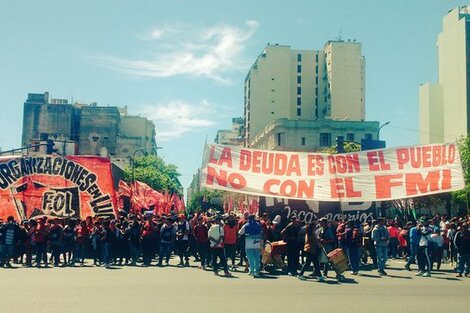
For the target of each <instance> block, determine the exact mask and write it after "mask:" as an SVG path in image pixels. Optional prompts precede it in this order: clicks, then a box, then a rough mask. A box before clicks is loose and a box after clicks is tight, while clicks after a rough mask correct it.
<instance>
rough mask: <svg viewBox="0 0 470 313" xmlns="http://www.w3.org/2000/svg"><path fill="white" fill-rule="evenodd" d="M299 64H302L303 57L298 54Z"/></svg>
mask: <svg viewBox="0 0 470 313" xmlns="http://www.w3.org/2000/svg"><path fill="white" fill-rule="evenodd" d="M297 62H302V55H301V54H297Z"/></svg>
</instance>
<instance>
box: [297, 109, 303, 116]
mask: <svg viewBox="0 0 470 313" xmlns="http://www.w3.org/2000/svg"><path fill="white" fill-rule="evenodd" d="M301 114H302V109H301V108H297V116H300V115H301Z"/></svg>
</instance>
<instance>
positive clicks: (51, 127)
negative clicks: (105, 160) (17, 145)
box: [22, 92, 156, 163]
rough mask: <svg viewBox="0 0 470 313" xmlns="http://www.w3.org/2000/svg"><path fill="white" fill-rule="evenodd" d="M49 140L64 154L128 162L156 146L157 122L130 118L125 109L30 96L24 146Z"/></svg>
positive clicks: (32, 94) (38, 95)
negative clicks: (108, 157) (133, 155)
mask: <svg viewBox="0 0 470 313" xmlns="http://www.w3.org/2000/svg"><path fill="white" fill-rule="evenodd" d="M48 139H52V140H54V141H55V146H56V148H58V153H60V154H78V155H101V156H110V157H111V158H113V159H115V160H120V159H121V160H123V161H124V162H128V157H129V156H132V154H133V153H134V151H135V150H137V149H140V148H146V149H149V150H151V149H152V148H153V147H155V145H156V144H155V125H154V124H153V122H152V121H149V120H148V119H146V118H144V117H140V116H133V115H129V114H128V112H127V108H125V107H124V108H119V107H116V106H98V105H97V104H96V103H91V104H80V103H74V104H71V103H69V101H68V100H66V99H52V98H50V97H49V93H47V92H45V93H44V94H34V93H30V94H28V99H27V100H26V101H25V103H24V111H23V136H22V145H23V146H30V145H34V144H38V143H44V142H45V141H47V140H48ZM63 143H66V144H65V145H64V144H63ZM71 146H72V148H70V147H71ZM121 163H122V162H121Z"/></svg>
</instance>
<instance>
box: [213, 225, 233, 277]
mask: <svg viewBox="0 0 470 313" xmlns="http://www.w3.org/2000/svg"><path fill="white" fill-rule="evenodd" d="M213 220H214V224H213V225H212V226H211V228H209V233H208V235H209V241H210V245H211V252H212V269H213V271H214V275H218V273H219V269H218V267H219V264H221V265H222V267H223V269H224V273H225V275H226V276H230V272H229V271H228V265H227V258H226V257H225V251H224V227H223V225H222V222H221V219H220V216H215V217H214V218H213ZM217 258H219V259H220V263H217Z"/></svg>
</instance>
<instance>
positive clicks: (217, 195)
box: [186, 188, 224, 213]
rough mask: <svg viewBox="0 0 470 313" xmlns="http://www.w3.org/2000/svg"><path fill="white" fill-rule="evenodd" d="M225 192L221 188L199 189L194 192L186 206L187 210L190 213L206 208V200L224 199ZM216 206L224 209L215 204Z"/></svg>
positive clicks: (208, 201) (207, 201)
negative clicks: (204, 205)
mask: <svg viewBox="0 0 470 313" xmlns="http://www.w3.org/2000/svg"><path fill="white" fill-rule="evenodd" d="M223 195H224V192H223V191H221V190H212V189H206V188H203V189H201V190H199V191H196V192H195V193H194V194H192V195H191V199H190V200H189V203H188V205H187V207H186V211H187V212H188V213H194V212H199V211H202V210H204V209H205V208H204V207H203V204H204V202H205V203H210V202H211V200H214V199H218V200H219V202H220V201H222V198H223ZM213 207H214V208H216V209H218V210H219V211H220V210H223V208H222V207H220V206H219V207H217V206H213Z"/></svg>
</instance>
